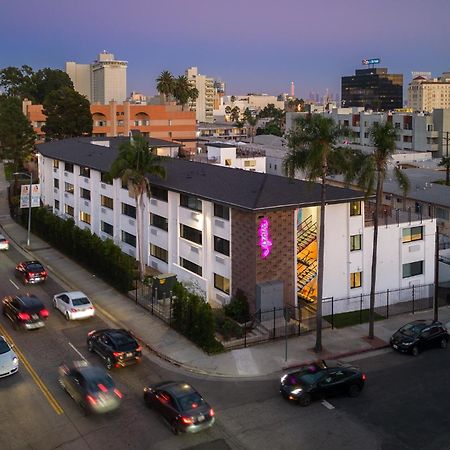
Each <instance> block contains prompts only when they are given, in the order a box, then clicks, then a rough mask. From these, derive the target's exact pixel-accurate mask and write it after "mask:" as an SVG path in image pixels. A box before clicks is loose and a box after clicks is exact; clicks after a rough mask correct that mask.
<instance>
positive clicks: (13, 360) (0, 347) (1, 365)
mask: <svg viewBox="0 0 450 450" xmlns="http://www.w3.org/2000/svg"><path fill="white" fill-rule="evenodd" d="M18 370H19V359H18V358H17V355H16V353H15V352H14V350H13V347H12V346H11V345H9V344H8V341H7V340H6V339H5V338H4V337H3V336H0V378H3V377H7V376H9V375H13V374H15V373H16V372H17V371H18Z"/></svg>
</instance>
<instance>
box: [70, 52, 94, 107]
mask: <svg viewBox="0 0 450 450" xmlns="http://www.w3.org/2000/svg"><path fill="white" fill-rule="evenodd" d="M66 73H67V75H69V77H70V79H71V80H72V83H73V87H74V89H75V90H76V91H77V92H78V93H79V94H81V95H84V96H85V97H87V99H88V100H89V102H92V87H91V84H92V80H91V77H92V69H91V65H90V64H77V63H75V62H73V61H68V62H66Z"/></svg>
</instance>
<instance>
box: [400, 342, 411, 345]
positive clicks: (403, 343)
mask: <svg viewBox="0 0 450 450" xmlns="http://www.w3.org/2000/svg"><path fill="white" fill-rule="evenodd" d="M412 344H413V343H412V342H402V345H412Z"/></svg>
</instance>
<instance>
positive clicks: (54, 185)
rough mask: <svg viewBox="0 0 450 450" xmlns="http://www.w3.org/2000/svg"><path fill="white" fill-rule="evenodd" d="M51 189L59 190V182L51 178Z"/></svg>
mask: <svg viewBox="0 0 450 450" xmlns="http://www.w3.org/2000/svg"><path fill="white" fill-rule="evenodd" d="M53 187H55V188H56V189H59V180H58V178H53Z"/></svg>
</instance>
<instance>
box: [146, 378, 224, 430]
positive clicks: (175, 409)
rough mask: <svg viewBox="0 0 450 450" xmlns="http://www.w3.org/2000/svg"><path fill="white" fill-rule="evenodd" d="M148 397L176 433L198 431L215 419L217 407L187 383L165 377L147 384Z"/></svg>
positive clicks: (149, 401) (211, 423)
mask: <svg viewBox="0 0 450 450" xmlns="http://www.w3.org/2000/svg"><path fill="white" fill-rule="evenodd" d="M144 401H145V403H146V405H147V406H149V407H151V408H153V409H155V410H156V411H158V412H159V413H160V414H161V415H162V416H163V418H164V419H165V420H166V421H167V423H168V424H169V425H170V427H171V429H172V431H173V432H174V434H178V433H179V432H183V433H195V432H197V431H201V430H204V429H206V428H209V427H211V426H212V425H213V424H214V421H215V413H214V410H213V409H212V408H211V406H209V404H208V403H206V402H205V400H203V398H202V396H201V395H200V394H199V393H198V392H197V391H196V390H195V389H194V388H193V387H192V386H191V385H189V384H187V383H183V382H181V383H180V382H174V381H165V382H162V383H158V384H155V385H153V386H150V387H145V388H144Z"/></svg>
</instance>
